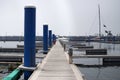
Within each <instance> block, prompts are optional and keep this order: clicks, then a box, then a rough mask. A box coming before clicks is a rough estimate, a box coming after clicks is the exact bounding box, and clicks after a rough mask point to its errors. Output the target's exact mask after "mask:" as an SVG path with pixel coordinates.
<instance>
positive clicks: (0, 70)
mask: <svg viewBox="0 0 120 80" xmlns="http://www.w3.org/2000/svg"><path fill="white" fill-rule="evenodd" d="M17 45H24V42H23V41H21V42H19V41H6V42H4V41H0V48H17ZM0 54H11V55H14V54H23V53H13V52H10V53H9V52H6V53H3V52H0ZM41 60H42V59H40V58H39V59H38V58H37V59H36V63H39V62H41ZM8 74H9V71H8V65H3V64H0V80H2V78H4V77H5V76H7V75H8ZM20 80H23V76H22V77H21V79H20Z"/></svg>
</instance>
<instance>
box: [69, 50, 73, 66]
mask: <svg viewBox="0 0 120 80" xmlns="http://www.w3.org/2000/svg"><path fill="white" fill-rule="evenodd" d="M68 55H69V64H72V62H73V60H72V55H73V49H72V48H69V50H68Z"/></svg>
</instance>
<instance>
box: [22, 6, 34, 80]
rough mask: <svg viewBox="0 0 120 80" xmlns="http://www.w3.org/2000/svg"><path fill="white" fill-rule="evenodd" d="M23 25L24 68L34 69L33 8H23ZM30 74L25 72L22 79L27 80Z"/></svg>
mask: <svg viewBox="0 0 120 80" xmlns="http://www.w3.org/2000/svg"><path fill="white" fill-rule="evenodd" d="M24 10H25V23H24V66H25V67H35V33H36V32H35V27H36V25H35V23H36V8H35V7H34V6H26V7H25V9H24ZM31 74H32V72H30V71H25V72H24V79H25V80H28V78H29V77H30V75H31Z"/></svg>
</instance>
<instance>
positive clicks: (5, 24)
mask: <svg viewBox="0 0 120 80" xmlns="http://www.w3.org/2000/svg"><path fill="white" fill-rule="evenodd" d="M98 4H100V11H101V30H102V34H105V30H110V31H111V32H112V33H113V34H114V35H116V34H120V0H0V36H4V35H10V36H15V35H20V36H21V35H24V8H25V6H29V5H32V6H35V7H36V35H40V36H41V35H43V25H44V24H48V26H49V30H52V31H53V33H54V34H56V35H61V36H63V35H64V36H70V35H73V36H81V35H96V34H98V32H99V23H98V20H99V18H98V16H99V15H98ZM103 24H104V25H106V26H107V27H103Z"/></svg>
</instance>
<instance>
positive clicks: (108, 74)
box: [79, 67, 120, 80]
mask: <svg viewBox="0 0 120 80" xmlns="http://www.w3.org/2000/svg"><path fill="white" fill-rule="evenodd" d="M79 69H80V71H81V72H82V73H83V74H84V76H85V78H86V80H120V76H119V74H120V67H103V68H82V67H79Z"/></svg>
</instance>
